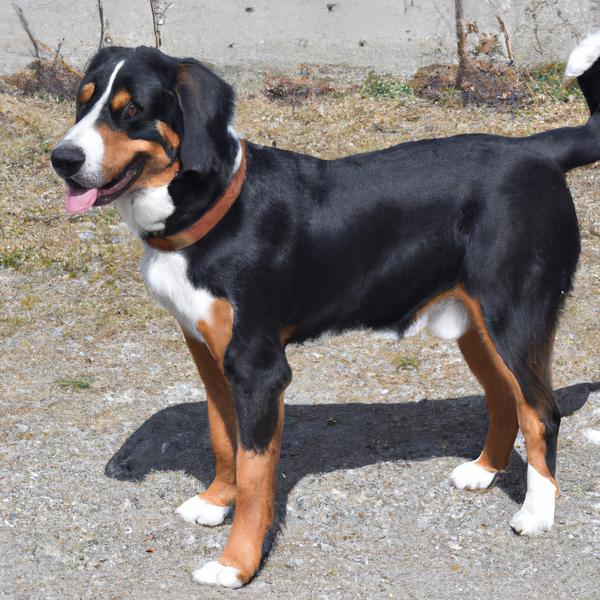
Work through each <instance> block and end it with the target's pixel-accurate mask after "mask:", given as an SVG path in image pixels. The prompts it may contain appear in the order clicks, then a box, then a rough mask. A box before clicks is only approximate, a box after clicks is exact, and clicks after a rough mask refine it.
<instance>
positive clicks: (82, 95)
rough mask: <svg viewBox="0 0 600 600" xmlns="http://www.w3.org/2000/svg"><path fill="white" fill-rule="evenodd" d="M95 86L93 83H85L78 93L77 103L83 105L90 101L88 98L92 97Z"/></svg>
mask: <svg viewBox="0 0 600 600" xmlns="http://www.w3.org/2000/svg"><path fill="white" fill-rule="evenodd" d="M95 89H96V84H95V83H94V82H93V81H90V82H89V83H86V84H85V85H84V86H83V87H82V88H81V91H80V92H79V102H81V103H82V104H85V103H86V102H89V101H90V98H91V97H92V96H93V95H94V90H95Z"/></svg>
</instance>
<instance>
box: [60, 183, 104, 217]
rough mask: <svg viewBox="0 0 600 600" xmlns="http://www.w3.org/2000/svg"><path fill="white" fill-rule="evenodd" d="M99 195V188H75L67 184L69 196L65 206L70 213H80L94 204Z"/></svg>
mask: <svg viewBox="0 0 600 600" xmlns="http://www.w3.org/2000/svg"><path fill="white" fill-rule="evenodd" d="M97 197H98V188H92V189H90V190H86V189H77V190H75V189H73V188H71V187H69V186H67V197H66V198H65V208H66V209H67V212H68V213H71V214H74V213H80V212H83V211H85V210H87V209H88V208H90V206H92V205H93V204H94V202H95V201H96V198H97Z"/></svg>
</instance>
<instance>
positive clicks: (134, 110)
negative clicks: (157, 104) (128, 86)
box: [123, 102, 142, 119]
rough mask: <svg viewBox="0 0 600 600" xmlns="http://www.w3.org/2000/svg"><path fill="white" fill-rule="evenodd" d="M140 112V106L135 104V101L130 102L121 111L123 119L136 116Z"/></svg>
mask: <svg viewBox="0 0 600 600" xmlns="http://www.w3.org/2000/svg"><path fill="white" fill-rule="evenodd" d="M141 112H142V107H141V106H139V105H138V104H136V103H135V102H130V103H129V104H128V105H127V106H126V107H125V110H124V111H123V117H124V118H125V119H130V118H132V117H136V116H137V115H139V114H140V113H141Z"/></svg>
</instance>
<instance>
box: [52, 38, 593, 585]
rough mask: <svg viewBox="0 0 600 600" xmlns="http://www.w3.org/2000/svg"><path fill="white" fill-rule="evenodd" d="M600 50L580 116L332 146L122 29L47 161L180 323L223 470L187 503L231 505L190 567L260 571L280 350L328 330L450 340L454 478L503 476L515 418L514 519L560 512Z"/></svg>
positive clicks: (229, 580) (69, 200) (582, 71)
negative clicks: (469, 431) (219, 546)
mask: <svg viewBox="0 0 600 600" xmlns="http://www.w3.org/2000/svg"><path fill="white" fill-rule="evenodd" d="M599 56H600V32H599V33H596V34H593V35H591V36H590V37H588V38H586V39H585V40H584V41H583V42H582V43H581V44H580V45H579V46H577V47H576V48H575V50H574V51H573V52H572V54H571V56H570V58H569V63H568V66H567V75H569V76H570V77H572V78H577V80H578V82H579V85H580V87H581V89H582V90H583V93H584V95H585V98H586V100H587V104H588V106H589V109H590V112H591V118H590V119H589V121H588V122H587V124H586V125H583V126H580V127H570V128H560V129H555V130H552V131H547V132H544V133H540V134H537V135H533V136H531V137H525V138H506V137H500V136H494V135H460V136H455V137H449V138H442V139H429V140H423V141H417V142H410V143H405V144H401V145H398V146H394V147H391V148H388V149H386V150H381V151H377V152H370V153H366V154H358V155H354V156H348V157H346V158H341V159H338V160H330V161H326V160H320V159H318V158H315V157H312V156H306V155H302V154H298V153H296V152H290V151H286V150H281V149H276V148H269V147H263V146H259V145H257V144H253V143H251V142H249V141H245V140H243V139H240V138H239V137H238V135H237V133H236V132H235V130H234V129H233V127H232V120H233V114H234V93H233V90H232V88H231V87H230V86H229V85H228V84H227V83H225V82H224V81H223V80H222V79H220V78H219V77H218V76H217V75H215V74H214V73H213V72H212V71H211V70H210V69H209V68H207V67H206V66H205V65H204V64H203V63H201V62H198V61H196V60H194V59H178V58H172V57H169V56H167V55H165V54H163V53H162V52H160V51H159V50H156V49H153V48H144V47H141V48H135V49H132V48H121V47H110V48H104V49H102V50H100V51H99V52H98V53H97V54H96V55H95V57H94V58H93V59H92V60H91V62H90V64H89V66H88V68H87V70H86V73H85V75H84V77H83V79H82V81H81V84H80V87H79V90H78V93H77V109H76V110H77V113H76V124H75V125H74V126H73V127H72V128H71V129H70V130H69V131H68V132H67V133H66V135H65V136H64V138H63V139H62V141H61V142H60V143H59V144H58V145H57V146H56V148H55V149H54V150H53V152H52V155H51V161H52V165H53V166H54V169H55V170H56V172H57V173H58V175H60V176H61V177H62V178H63V179H64V180H65V181H66V184H67V196H66V209H67V211H68V212H69V213H80V212H83V211H85V210H87V209H89V208H90V207H92V206H103V205H106V204H109V203H111V202H115V203H116V204H117V205H118V207H119V210H120V212H121V214H122V216H123V218H124V220H125V221H126V222H127V224H128V225H129V227H130V228H131V229H132V230H133V232H135V234H137V235H138V236H139V238H140V239H141V241H142V244H143V247H144V253H143V258H142V261H141V272H142V275H143V279H144V281H145V284H146V286H147V288H148V290H149V292H150V294H151V295H152V296H153V297H154V298H155V299H156V300H157V301H158V302H159V304H161V305H162V306H164V307H166V308H167V309H168V310H169V311H170V312H171V313H172V314H173V315H174V317H175V318H176V319H177V321H178V322H179V324H180V326H181V328H182V329H183V335H184V337H185V340H186V342H187V345H188V347H189V350H190V352H191V354H192V357H193V359H194V361H195V363H196V365H197V368H198V371H199V374H200V376H201V379H202V380H203V383H204V385H205V388H206V397H207V406H208V416H209V421H210V435H211V443H212V447H213V451H214V457H215V463H216V474H215V478H214V481H213V482H212V483H211V484H210V486H209V487H208V489H207V490H206V491H204V492H202V493H201V494H198V495H196V496H193V497H192V498H191V499H189V500H187V501H186V502H184V503H183V504H182V505H181V506H180V507H179V508H178V509H177V512H178V513H179V515H181V517H183V518H184V519H185V520H186V521H190V522H196V523H199V524H202V525H207V526H216V525H219V524H221V523H222V522H223V521H224V519H225V518H226V516H227V515H228V513H229V512H230V510H231V508H232V506H233V505H234V504H235V507H236V510H235V516H234V519H233V525H232V528H231V533H230V536H229V538H228V541H227V543H226V545H225V548H224V550H223V553H222V555H221V557H220V558H219V559H218V560H216V561H211V562H208V563H207V564H205V565H204V566H202V567H201V568H199V569H198V570H196V571H194V572H193V579H194V580H195V581H198V582H200V583H203V584H212V585H221V586H225V587H230V588H237V587H240V586H242V585H244V584H246V583H248V582H249V581H250V580H251V579H252V577H253V576H254V575H255V573H256V571H257V569H258V568H259V565H260V562H261V558H262V547H263V541H264V540H265V537H266V535H267V533H268V532H269V530H270V528H271V526H272V522H273V519H274V495H275V476H276V469H277V464H278V460H279V454H280V440H281V431H282V426H283V418H284V401H283V395H284V390H285V388H286V386H287V385H288V384H289V383H290V380H291V376H292V374H291V370H290V367H289V365H288V362H287V360H286V355H285V347H286V345H287V344H290V343H300V342H302V341H304V340H307V339H311V338H316V337H318V336H319V335H321V334H322V333H323V332H326V331H334V332H339V331H343V330H348V329H352V328H365V327H367V328H372V329H376V330H392V331H393V332H394V333H396V334H398V335H399V336H402V335H403V334H411V333H415V332H416V331H417V330H419V329H420V328H423V327H428V328H429V329H430V330H431V332H432V333H433V334H435V335H438V336H440V337H442V338H444V339H455V340H457V341H458V345H459V347H460V349H461V351H462V354H463V355H464V358H465V360H466V362H467V364H468V365H469V367H470V368H471V370H472V371H473V373H474V374H475V376H476V377H477V379H478V381H479V382H480V384H481V386H482V387H483V389H484V391H485V395H486V399H487V405H488V412H489V429H488V433H487V438H486V440H485V445H484V447H483V450H482V452H481V454H480V456H479V457H478V458H476V459H475V460H473V461H471V462H467V463H466V464H462V465H460V466H458V467H456V468H455V469H454V471H453V472H452V474H451V480H452V482H453V483H454V485H456V486H457V487H458V488H460V489H469V490H479V489H484V488H487V487H489V486H490V485H492V483H493V481H494V479H495V477H496V475H497V473H498V472H500V471H502V470H503V469H505V468H506V466H507V463H508V460H509V456H510V454H511V451H512V448H513V443H514V440H515V436H516V435H517V432H518V430H519V428H520V429H521V431H522V433H523V435H524V437H525V441H526V446H527V462H528V467H527V494H526V497H525V501H524V504H523V506H522V507H521V508H520V510H519V511H518V512H517V513H516V514H515V516H514V517H513V519H512V521H511V523H510V525H511V527H512V528H513V530H514V531H515V532H517V533H519V534H522V535H535V534H538V533H541V532H542V531H544V530H548V529H550V528H551V527H552V523H553V518H554V508H555V497H556V496H557V495H558V490H559V488H558V483H557V481H556V479H555V468H556V445H557V435H558V429H559V424H560V414H559V411H558V408H557V405H556V402H555V399H554V397H553V393H552V386H551V381H550V366H551V365H550V360H551V351H552V345H553V338H554V332H555V328H556V325H557V320H558V315H559V311H560V309H561V306H562V305H563V302H564V299H565V297H566V295H567V294H568V293H569V291H570V289H571V285H572V280H573V275H574V272H575V269H576V265H577V261H578V256H579V252H580V240H579V230H578V223H577V217H576V214H575V209H574V205H573V201H572V198H571V194H570V192H569V188H568V186H567V183H566V180H565V173H566V172H567V171H569V170H570V169H573V168H575V167H578V166H581V165H585V164H588V163H592V162H594V161H596V160H598V159H600V114H599V111H598V107H599V105H600V60H598V57H599Z"/></svg>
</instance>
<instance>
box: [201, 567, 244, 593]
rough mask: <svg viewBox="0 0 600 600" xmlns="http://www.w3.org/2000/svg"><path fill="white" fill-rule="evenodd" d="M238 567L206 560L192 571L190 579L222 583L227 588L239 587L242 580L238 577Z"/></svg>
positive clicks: (242, 583) (205, 582) (208, 582)
mask: <svg viewBox="0 0 600 600" xmlns="http://www.w3.org/2000/svg"><path fill="white" fill-rule="evenodd" d="M239 573H240V571H239V569H236V568H235V567H226V566H225V565H222V564H221V563H220V562H217V561H216V560H211V561H210V562H207V563H206V564H205V565H204V566H203V567H201V568H200V569H196V570H195V571H193V572H192V579H193V580H194V581H195V582H197V583H202V584H204V585H222V586H223V587H227V588H234V589H235V588H240V587H242V586H243V585H244V582H243V581H242V580H241V579H240V577H239Z"/></svg>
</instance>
